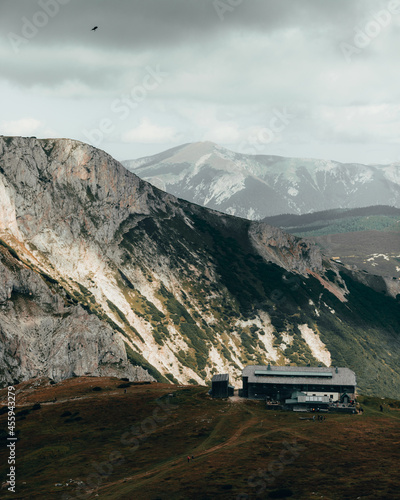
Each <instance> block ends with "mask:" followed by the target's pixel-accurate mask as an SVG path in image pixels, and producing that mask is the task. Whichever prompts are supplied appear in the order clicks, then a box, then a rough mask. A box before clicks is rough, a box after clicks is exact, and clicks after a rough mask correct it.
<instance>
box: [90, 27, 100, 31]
mask: <svg viewBox="0 0 400 500" xmlns="http://www.w3.org/2000/svg"><path fill="white" fill-rule="evenodd" d="M97 28H98V26H95V27H94V28H92V29H91V30H90V31H96V30H97Z"/></svg>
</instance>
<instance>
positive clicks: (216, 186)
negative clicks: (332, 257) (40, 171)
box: [122, 142, 400, 219]
mask: <svg viewBox="0 0 400 500" xmlns="http://www.w3.org/2000/svg"><path fill="white" fill-rule="evenodd" d="M122 164H123V165H124V166H125V167H126V168H128V169H129V170H131V171H133V172H135V173H137V174H138V175H139V176H140V177H141V178H143V179H145V180H147V181H149V182H151V183H152V184H154V185H156V186H157V187H159V188H160V189H163V190H164V191H166V192H169V193H171V194H173V195H175V196H177V197H178V198H182V199H186V200H188V201H191V202H194V203H198V204H200V205H203V206H206V207H208V208H213V209H216V210H220V211H222V212H225V213H229V214H231V215H236V216H240V217H244V218H248V219H262V218H264V217H267V216H274V215H280V214H283V213H293V214H304V213H308V212H311V211H321V210H327V209H337V208H358V207H363V206H368V205H379V204H390V205H393V206H397V207H400V164H398V163H393V164H390V165H363V164H360V163H340V162H337V161H333V160H321V159H313V158H286V157H283V156H276V155H246V154H242V153H234V152H233V151H229V150H227V149H225V148H223V147H221V146H218V145H217V144H215V143H211V142H200V143H189V144H184V145H181V146H177V147H175V148H172V149H170V150H167V151H164V152H162V153H159V154H156V155H154V156H149V157H144V158H140V159H138V160H126V161H123V162H122ZM377 186H378V187H379V188H377Z"/></svg>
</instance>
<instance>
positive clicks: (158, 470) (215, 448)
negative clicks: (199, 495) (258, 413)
mask: <svg viewBox="0 0 400 500" xmlns="http://www.w3.org/2000/svg"><path fill="white" fill-rule="evenodd" d="M257 422H258V418H257V417H255V416H253V417H251V418H250V419H249V420H247V421H246V422H243V424H242V425H241V426H240V427H239V429H238V430H237V431H236V432H235V433H234V434H233V435H232V436H231V437H230V438H229V439H227V440H226V441H224V442H223V443H220V444H217V445H215V446H212V447H211V448H208V449H206V450H204V451H199V452H197V453H196V459H198V458H200V457H204V456H207V455H211V454H213V453H215V452H216V451H219V450H221V449H223V448H225V447H228V446H230V445H232V444H233V443H235V442H236V441H237V440H238V439H239V438H240V436H241V435H242V434H243V433H244V432H245V431H246V430H247V429H248V428H249V427H251V426H252V425H255V424H257ZM185 464H186V459H182V458H178V459H176V458H174V459H171V460H170V461H168V462H167V463H165V464H163V465H161V466H158V467H157V468H155V469H153V470H150V471H146V472H140V473H138V474H135V475H133V476H129V477H124V478H123V479H119V480H118V481H114V482H112V483H107V484H104V485H103V486H100V487H99V488H98V489H96V490H93V491H96V492H97V493H98V492H99V491H101V490H104V489H107V488H109V487H110V486H116V485H118V484H121V483H125V482H128V481H132V480H134V481H137V480H140V479H144V478H146V479H150V478H152V477H154V476H157V475H160V474H162V473H163V472H167V471H169V470H170V469H171V467H174V466H177V465H185Z"/></svg>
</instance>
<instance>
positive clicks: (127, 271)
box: [0, 138, 400, 394]
mask: <svg viewBox="0 0 400 500" xmlns="http://www.w3.org/2000/svg"><path fill="white" fill-rule="evenodd" d="M0 193H1V196H0V238H1V240H2V242H3V245H2V248H3V250H2V255H3V257H2V261H1V262H2V265H3V268H4V269H3V268H2V269H3V271H2V273H3V274H2V275H1V276H4V278H2V279H1V281H0V289H1V297H3V299H2V300H3V302H4V304H3V306H2V307H4V308H5V309H4V311H7V312H4V314H2V315H1V316H0V332H1V340H0V343H1V345H2V346H3V347H2V351H1V352H2V354H1V356H2V358H1V363H2V364H1V365H0V366H1V367H2V370H3V373H4V375H3V380H4V379H7V380H9V379H10V377H11V378H27V377H29V376H32V374H46V375H51V376H53V377H58V378H62V377H65V376H69V375H70V374H72V373H73V372H74V373H76V374H82V373H87V372H90V373H92V374H105V373H107V374H113V373H120V374H121V373H124V374H126V373H127V374H129V376H130V377H137V376H142V375H140V374H139V375H138V373H137V372H138V371H139V370H138V369H135V368H134V367H135V366H141V367H143V368H145V369H146V370H148V371H149V373H150V374H151V375H152V376H154V377H155V378H157V379H158V380H164V381H165V380H171V381H179V382H189V381H190V382H192V383H194V382H197V383H204V381H207V380H210V378H211V376H212V374H213V373H215V372H217V371H218V372H220V371H223V372H229V373H230V374H231V376H232V377H233V379H235V378H238V377H239V376H240V370H241V368H242V367H243V366H244V365H245V364H248V363H255V362H257V363H267V362H273V363H278V364H283V363H288V362H292V363H303V364H304V363H312V364H318V363H319V362H322V363H326V362H327V360H332V363H336V364H347V365H349V366H350V367H352V368H353V369H355V370H356V371H358V374H359V377H360V378H359V380H361V381H362V383H363V384H364V387H365V388H366V390H369V391H372V390H374V388H375V386H379V387H380V385H379V384H380V383H377V384H375V383H374V384H372V386H368V385H367V380H368V373H367V371H368V370H371V369H374V370H375V371H379V372H381V377H382V378H383V377H384V376H386V374H389V373H390V376H391V377H392V380H391V381H390V383H389V384H388V386H387V387H386V389H387V394H393V392H394V391H395V390H396V389H395V386H396V384H397V381H398V379H397V375H396V376H393V369H392V368H391V367H392V366H394V365H393V363H395V361H396V360H397V359H398V355H399V354H400V353H398V352H397V350H396V349H397V347H396V345H395V342H391V339H392V337H393V338H394V336H395V333H394V330H393V329H394V328H395V326H396V324H397V323H399V320H398V318H399V316H398V315H397V316H396V309H395V308H396V307H398V306H396V303H395V301H394V302H393V303H392V302H390V304H389V302H384V304H385V307H386V306H387V307H386V309H385V310H387V311H388V318H387V319H382V317H379V318H378V319H374V318H370V319H369V322H368V324H367V325H366V324H365V319H364V318H363V317H364V316H365V311H364V303H362V304H360V303H358V302H357V301H355V302H353V298H352V297H353V296H352V292H351V290H352V287H353V289H354V287H356V286H364V287H365V289H367V290H368V293H369V291H370V288H368V287H367V286H366V285H362V284H360V283H358V282H356V281H355V280H353V279H352V278H351V277H349V276H346V275H344V274H343V273H342V272H341V270H340V267H338V266H336V265H335V264H333V263H328V262H327V261H324V259H323V257H322V256H321V254H320V253H319V251H318V249H317V247H315V246H312V245H310V244H309V243H306V242H304V241H302V240H300V239H298V238H296V237H294V236H291V235H287V234H285V233H283V232H282V231H281V230H279V229H276V228H272V227H271V226H267V225H266V224H263V223H259V222H250V221H247V220H244V219H238V218H235V217H232V216H229V215H223V214H221V213H219V212H214V211H212V210H209V209H205V208H202V207H199V206H197V205H192V204H190V203H188V202H184V201H182V200H178V199H176V198H174V197H173V196H171V195H168V194H166V193H164V192H161V191H159V190H158V189H157V188H155V187H153V186H151V185H150V184H148V183H146V182H144V181H142V180H140V179H139V178H138V177H136V176H135V175H134V174H132V173H130V172H128V171H127V170H125V169H124V168H123V167H122V165H121V164H119V163H118V162H116V161H115V160H113V159H112V158H111V157H110V156H108V155H107V154H105V153H104V152H102V151H100V150H96V149H94V148H92V147H90V146H88V145H85V144H82V143H79V142H76V141H71V140H66V139H65V140H36V139H23V138H0ZM0 248H1V247H0ZM10 252H11V254H13V255H14V257H13V255H11V254H10ZM13 266H14V267H13ZM11 269H13V270H11ZM11 284H12V285H11ZM35 287H36V288H35ZM20 290H25V291H26V292H23V294H22V295H21V292H20ZM373 293H375V294H376V296H378V292H373ZM30 294H32V295H30ZM379 297H380V296H379ZM389 300H394V299H389V298H387V297H385V298H384V301H389ZM367 309H368V311H369V312H370V311H371V307H369V306H368V307H367ZM372 309H373V308H372ZM390 311H392V312H390ZM396 317H397V320H396ZM358 321H359V322H360V324H357V322H358ZM396 321H397V323H396ZM365 326H367V327H368V332H370V333H369V334H368V335H370V334H371V335H372V336H374V339H375V344H374V345H373V346H372V343H371V345H370V344H369V341H368V342H367V344H365V345H364V344H363V346H362V348H360V346H359V336H360V335H361V332H363V331H364V327H365ZM399 326H400V325H399ZM368 335H367V337H368ZM315 338H318V342H317V341H316V340H315ZM363 338H365V335H364V337H363ZM368 338H369V337H368ZM376 339H379V342H378V341H377V340H376ZM377 342H378V343H377ZM392 344H393V345H392ZM356 348H357V349H358V351H359V352H362V354H360V356H354V355H353V354H354V352H355V349H356ZM372 351H374V354H375V357H373V354H372ZM364 353H365V355H368V357H369V358H370V361H369V363H365V362H364V360H363V356H364ZM377 353H378V354H377ZM382 359H384V360H385V361H384V362H383V361H382ZM14 360H15V361H14ZM127 360H128V361H129V363H130V364H128V363H127ZM132 370H134V371H133V372H132ZM135 371H136V372H135ZM141 373H143V372H141ZM382 383H383V382H382Z"/></svg>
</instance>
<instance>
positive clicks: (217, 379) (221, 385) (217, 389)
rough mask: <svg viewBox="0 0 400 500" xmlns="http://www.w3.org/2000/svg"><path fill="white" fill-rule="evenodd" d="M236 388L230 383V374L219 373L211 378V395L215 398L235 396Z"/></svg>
mask: <svg viewBox="0 0 400 500" xmlns="http://www.w3.org/2000/svg"><path fill="white" fill-rule="evenodd" d="M233 391H234V388H233V386H231V385H229V374H228V373H219V374H217V375H214V376H213V378H212V380H211V396H212V397H213V398H228V397H229V396H233Z"/></svg>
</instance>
